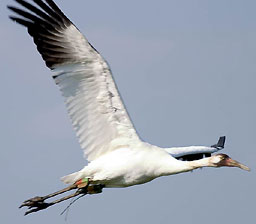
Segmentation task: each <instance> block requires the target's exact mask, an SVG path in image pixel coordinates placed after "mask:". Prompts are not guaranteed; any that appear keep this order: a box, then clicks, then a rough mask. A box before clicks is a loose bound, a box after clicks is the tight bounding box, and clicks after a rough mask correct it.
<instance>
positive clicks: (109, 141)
mask: <svg viewBox="0 0 256 224" xmlns="http://www.w3.org/2000/svg"><path fill="white" fill-rule="evenodd" d="M16 2H18V3H19V4H20V5H22V6H23V7H24V8H26V10H23V9H19V8H16V7H11V6H8V8H9V9H10V10H12V11H13V12H15V13H17V14H18V15H19V17H16V16H10V18H11V19H12V20H14V21H16V22H17V23H19V24H21V25H23V26H25V27H27V29H28V33H29V34H30V35H31V36H32V37H33V39H34V42H35V44H36V45H37V50H38V51H39V52H40V54H41V55H42V58H43V59H44V61H45V63H46V65H47V67H49V68H50V69H51V70H52V71H53V78H54V80H55V82H56V84H57V85H58V86H59V88H60V90H61V92H62V95H63V96H64V97H65V103H66V106H67V110H68V114H69V116H70V118H71V121H72V124H73V127H74V129H75V131H76V134H77V136H78V139H79V142H80V145H81V147H82V149H83V150H84V154H85V156H87V159H88V160H89V161H91V160H94V159H96V158H97V157H99V156H101V155H103V154H105V153H107V152H110V151H113V150H115V149H117V148H120V147H125V146H129V145H130V144H132V143H134V142H137V141H140V140H139V137H138V136H137V133H136V131H135V129H134V127H133V125H132V122H131V120H130V118H129V116H128V114H127V112H126V110H125V107H124V105H123V103H122V101H121V99H120V96H119V93H118V90H117V88H116V86H115V83H114V80H113V78H112V75H111V71H110V68H109V67H108V65H107V63H106V61H105V60H104V59H103V58H102V57H101V55H100V54H99V53H98V52H97V51H96V50H95V49H94V48H93V47H92V46H91V45H90V43H89V42H88V41H87V40H86V38H85V37H84V36H83V35H82V34H81V33H80V31H79V30H78V29H77V28H76V27H75V26H74V24H73V23H72V22H71V21H70V20H69V19H68V18H67V17H66V16H65V15H64V14H63V12H62V11H61V10H60V9H59V8H58V7H57V5H56V4H55V3H54V2H53V1H52V0H45V1H42V0H33V2H34V3H35V4H34V5H32V4H30V3H28V2H26V1H24V0H16Z"/></svg>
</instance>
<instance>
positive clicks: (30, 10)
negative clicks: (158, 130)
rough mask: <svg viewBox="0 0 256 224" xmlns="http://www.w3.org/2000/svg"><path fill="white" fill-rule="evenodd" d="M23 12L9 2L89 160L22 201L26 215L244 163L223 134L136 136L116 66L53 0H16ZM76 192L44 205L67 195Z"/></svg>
mask: <svg viewBox="0 0 256 224" xmlns="http://www.w3.org/2000/svg"><path fill="white" fill-rule="evenodd" d="M15 1H16V2H17V3H19V4H20V5H21V6H23V7H24V8H25V9H26V10H24V9H20V8H16V7H13V6H8V8H9V9H10V10H12V11H13V12H15V13H16V14H18V15H19V17H16V16H10V18H11V19H12V20H13V21H15V22H17V23H19V24H21V25H23V26H25V27H26V28H27V30H28V33H29V34H30V35H31V36H32V37H33V40H34V43H35V44H36V46H37V50H38V51H39V53H40V54H41V56H42V58H43V59H44V61H45V63H46V66H47V67H48V68H50V69H51V70H52V77H53V79H54V81H55V83H56V84H57V85H58V86H59V88H60V90H61V92H62V95H63V96H64V98H65V104H66V106H67V110H68V114H69V116H70V118H71V121H72V125H73V127H74V129H75V131H76V135H77V137H78V140H79V143H80V145H81V148H82V149H83V151H84V156H85V157H86V158H87V160H88V161H89V164H88V165H87V166H85V167H84V168H83V169H81V170H80V171H78V172H75V173H72V174H69V175H67V176H64V177H62V181H63V182H64V183H67V184H71V185H70V186H68V187H67V188H64V189H63V190H60V191H58V192H55V193H53V194H49V195H46V196H43V197H34V198H31V199H29V200H26V201H25V202H23V204H22V205H21V207H23V206H27V207H28V209H29V210H28V211H27V212H26V213H25V215H27V214H30V213H32V212H36V211H39V210H42V209H45V208H47V207H49V206H52V205H54V204H56V203H59V202H61V201H64V200H66V199H68V198H71V197H75V196H77V195H80V194H81V195H85V194H94V193H100V192H102V189H103V188H113V187H129V186H133V185H137V184H143V183H146V182H149V181H151V180H153V179H155V178H157V177H161V176H168V175H172V174H177V173H182V172H188V171H192V170H194V169H197V168H202V167H222V166H229V167H239V168H241V169H244V170H248V171H249V170H250V169H249V168H248V167H247V166H245V165H243V164H241V163H239V162H237V161H235V160H233V159H231V158H230V157H229V156H227V155H225V154H215V155H212V156H211V153H214V152H216V151H218V150H220V149H222V148H224V143H225V137H224V136H223V137H220V139H219V141H218V143H217V144H215V145H212V146H210V147H208V146H189V147H175V148H160V147H158V146H155V145H151V144H149V143H146V142H144V141H142V140H141V139H140V138H139V136H138V135H137V133H136V130H135V129H134V127H133V124H132V122H131V120H130V118H129V116H128V113H127V111H126V109H125V107H124V104H123V102H122V100H121V98H120V95H119V92H118V90H117V88H116V85H115V82H114V80H113V77H112V75H111V70H110V68H109V66H108V64H107V63H106V61H105V60H104V59H103V58H102V56H101V55H100V54H99V52H97V50H96V49H95V48H94V47H93V46H92V45H91V44H90V43H89V42H88V41H87V39H86V38H85V37H84V36H83V35H82V34H81V32H80V31H79V30H78V29H77V28H76V26H75V25H74V24H73V23H72V22H71V21H70V20H69V19H68V18H67V17H66V16H65V15H64V13H63V12H62V11H61V10H60V9H59V8H58V6H57V5H56V4H55V3H54V2H53V1H52V0H45V1H42V0H33V2H34V3H35V4H34V5H33V4H31V3H28V2H27V1H24V0H15ZM72 189H77V190H76V192H75V193H73V194H71V195H69V196H66V197H63V198H60V199H57V200H55V201H53V202H48V203H47V202H45V200H46V199H48V198H50V197H53V196H56V195H58V194H61V193H63V192H66V191H69V190H72Z"/></svg>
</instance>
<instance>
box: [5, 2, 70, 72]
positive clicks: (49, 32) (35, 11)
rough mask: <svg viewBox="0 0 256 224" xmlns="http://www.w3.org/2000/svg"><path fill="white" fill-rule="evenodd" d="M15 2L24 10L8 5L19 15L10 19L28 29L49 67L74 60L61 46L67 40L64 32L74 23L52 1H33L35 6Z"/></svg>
mask: <svg viewBox="0 0 256 224" xmlns="http://www.w3.org/2000/svg"><path fill="white" fill-rule="evenodd" d="M15 1H16V2H17V3H18V4H19V5H20V6H22V7H23V8H24V9H23V8H22V9H20V8H16V7H14V6H10V5H8V6H7V8H8V9H9V10H11V11H12V12H14V13H16V14H17V16H9V18H10V19H11V20H12V21H14V22H16V23H18V24H20V25H23V26H25V27H27V29H28V33H29V35H30V36H32V37H33V39H34V43H35V44H36V45H37V49H38V51H39V52H40V54H41V56H42V58H43V59H44V61H45V63H46V65H47V67H49V68H51V69H53V68H55V67H56V66H57V65H60V64H65V63H69V62H70V61H71V60H73V58H72V57H70V54H69V53H67V52H66V49H64V47H62V44H61V43H63V40H65V34H64V32H65V30H66V29H67V28H68V27H69V26H70V25H71V24H72V22H71V21H70V20H69V19H68V18H67V17H66V16H65V15H64V13H63V12H62V11H61V10H60V9H59V8H58V6H57V5H56V4H55V3H54V2H53V1H52V0H45V1H42V0H32V1H33V3H34V4H31V3H29V2H27V1H26V0H15ZM61 48H63V49H61ZM71 51H72V49H71Z"/></svg>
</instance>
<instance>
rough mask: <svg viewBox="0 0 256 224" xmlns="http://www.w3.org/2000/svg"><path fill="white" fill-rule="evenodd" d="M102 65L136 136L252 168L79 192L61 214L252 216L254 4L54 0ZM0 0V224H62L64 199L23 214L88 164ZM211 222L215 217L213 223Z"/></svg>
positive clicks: (255, 179)
mask: <svg viewBox="0 0 256 224" xmlns="http://www.w3.org/2000/svg"><path fill="white" fill-rule="evenodd" d="M56 3H57V4H58V5H59V6H60V7H61V9H62V10H63V11H64V12H65V13H66V15H67V16H68V17H69V18H70V19H71V20H72V21H73V22H74V23H75V24H76V26H77V27H78V28H79V29H80V30H81V31H82V32H83V34H85V35H86V37H87V38H88V39H89V41H90V42H91V43H92V44H93V45H94V46H95V48H96V49H97V50H98V51H100V52H101V53H102V55H103V56H104V57H105V58H106V59H107V61H108V62H109V64H110V65H111V68H112V71H113V73H114V77H115V79H116V82H117V84H118V87H119V90H120V92H121V95H122V97H123V99H124V101H125V104H126V106H127V108H128V111H129V113H130V115H131V118H132V120H133V122H134V124H135V127H136V128H137V130H138V132H139V134H140V135H141V137H142V138H143V139H144V140H146V141H148V142H150V143H152V144H156V145H159V146H183V145H211V144H214V143H215V142H216V141H217V139H218V137H219V136H221V135H226V136H227V142H226V148H225V149H224V150H223V153H227V154H229V155H230V156H232V157H233V158H234V159H237V160H239V161H241V162H243V163H245V164H247V165H248V166H249V167H251V168H252V171H251V172H250V173H248V172H245V171H242V170H239V169H235V168H229V169H228V168H222V169H213V168H212V169H210V168H206V169H202V170H198V171H194V172H192V173H187V174H180V175H174V176H170V177H163V178H159V179H157V180H154V181H153V182H151V183H148V184H144V185H141V186H135V187H131V188H126V189H105V190H104V192H103V194H99V195H93V196H88V197H84V198H83V199H80V200H79V201H78V202H77V203H76V204H75V205H74V206H73V207H72V208H71V210H70V212H69V216H68V221H67V223H103V222H104V223H118V224H120V223H122V224H126V223H127V224H128V223H147V224H151V223H189V224H190V223H196V224H203V223H207V224H215V223H216V222H220V223H232V224H240V223H254V221H255V200H256V194H255V189H256V174H255V170H256V169H255V168H256V165H255V164H256V163H255V157H256V149H255V141H256V134H255V133H256V119H255V114H256V105H255V97H256V88H255V83H256V41H255V40H256V23H255V21H256V14H255V9H256V2H255V1H253V0H246V1H242V0H169V1H167V0H166V1H164V0H159V1H151V0H140V1H135V0H129V1H120V0H119V1H118V0H112V1H104V0H95V1H86V0H73V1H67V0H65V1H64V0H56ZM7 4H15V3H14V1H12V0H2V1H1V3H0V27H1V32H0V40H1V41H0V61H1V73H2V75H1V78H2V82H1V83H2V85H1V89H0V91H1V92H0V96H1V103H2V109H1V118H2V119H1V129H0V131H1V136H2V137H1V148H2V149H1V151H0V169H1V171H2V175H3V176H2V181H1V182H2V183H1V186H2V187H1V193H0V194H1V196H0V197H1V201H2V203H1V205H0V208H1V217H0V221H1V223H19V224H23V223H24V224H25V223H26V224H30V223H37V224H44V223H66V222H65V220H64V217H63V216H59V214H60V212H61V211H62V210H63V209H64V208H65V206H67V203H63V204H60V205H58V206H54V207H53V208H49V209H47V210H46V211H42V212H39V213H37V214H33V215H30V216H28V217H23V212H24V211H23V210H22V211H21V210H18V206H19V205H20V203H21V202H22V201H23V200H25V199H27V198H29V197H32V196H36V195H43V194H47V193H50V192H53V191H55V190H57V189H60V188H63V187H64V185H63V184H62V183H61V182H60V180H59V177H61V176H63V175H66V174H68V173H71V172H73V171H77V170H79V169H80V168H82V167H83V166H84V165H85V163H86V161H85V160H84V159H83V158H82V151H81V150H80V147H79V144H78V142H77V140H76V137H75V134H74V132H73V130H72V127H71V124H70V121H69V119H68V116H67V113H66V111H65V107H64V104H63V99H62V97H61V96H60V93H59V91H58V89H57V88H56V86H55V84H54V82H53V81H52V80H51V77H50V71H49V70H48V69H47V68H46V67H45V66H44V63H43V62H42V60H41V58H40V56H39V54H38V53H37V51H36V48H35V46H34V45H33V42H32V40H31V38H30V37H29V36H28V34H27V33H26V30H25V29H24V28H23V27H21V26H18V25H15V24H14V23H12V22H11V21H10V20H9V19H8V15H9V14H10V13H9V12H8V10H7V9H6V5H7ZM218 219H220V221H218Z"/></svg>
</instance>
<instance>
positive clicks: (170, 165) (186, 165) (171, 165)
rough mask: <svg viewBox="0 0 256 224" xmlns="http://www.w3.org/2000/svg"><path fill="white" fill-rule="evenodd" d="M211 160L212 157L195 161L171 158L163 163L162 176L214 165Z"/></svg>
mask: <svg viewBox="0 0 256 224" xmlns="http://www.w3.org/2000/svg"><path fill="white" fill-rule="evenodd" d="M210 160H211V157H209V158H203V159H199V160H194V161H180V160H176V159H174V158H171V159H170V160H169V161H165V162H164V163H163V165H162V167H161V169H160V170H159V172H160V175H161V176H167V175H172V174H177V173H183V172H188V171H191V170H194V169H197V168H202V167H213V166H214V165H213V164H212V163H211V162H210Z"/></svg>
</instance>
